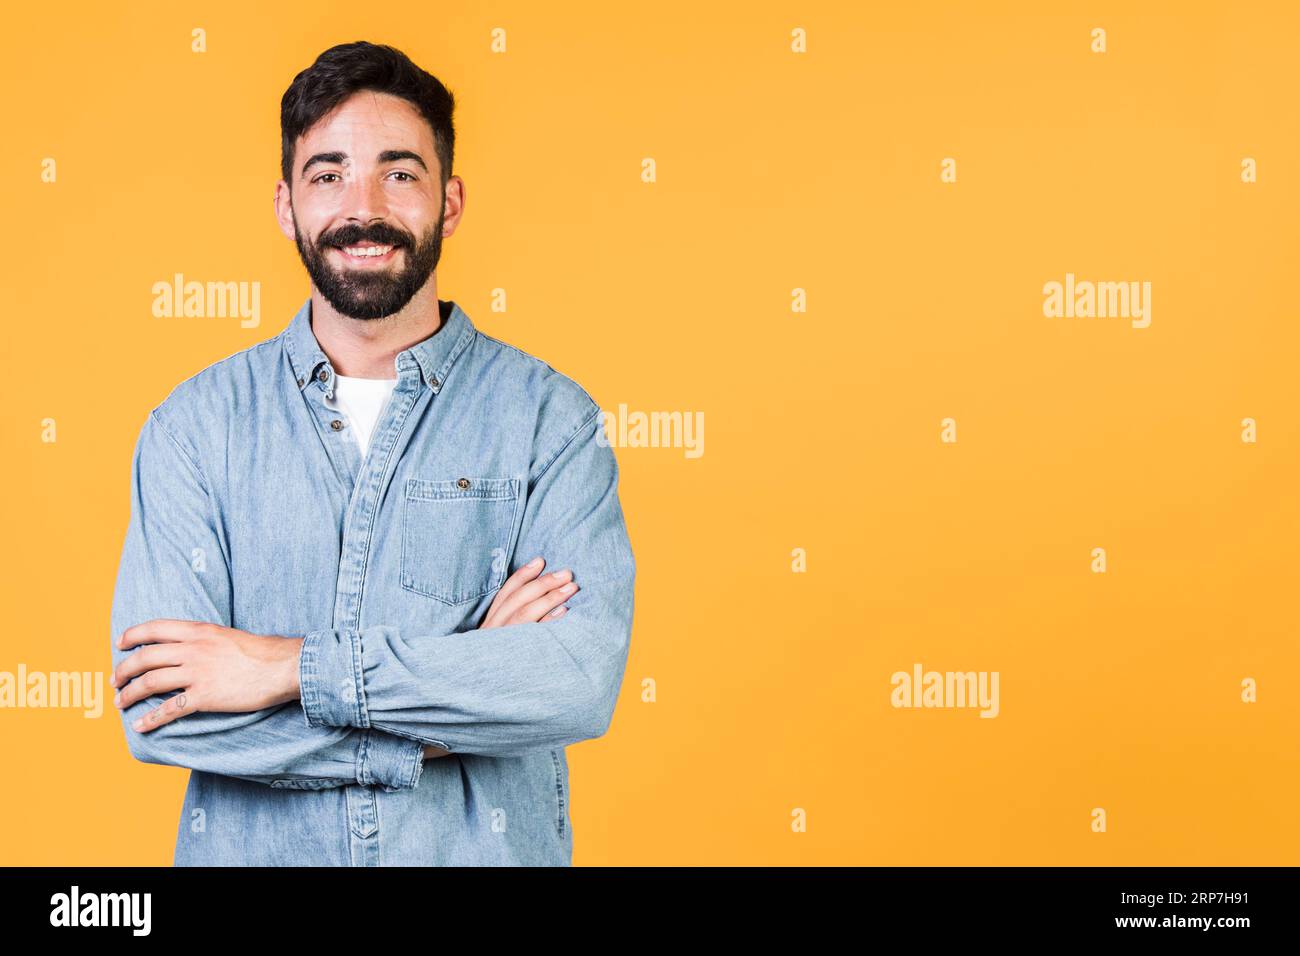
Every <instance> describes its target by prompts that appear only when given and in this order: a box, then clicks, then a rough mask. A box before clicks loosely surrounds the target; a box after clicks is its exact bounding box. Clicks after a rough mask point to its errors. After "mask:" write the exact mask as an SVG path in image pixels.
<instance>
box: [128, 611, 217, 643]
mask: <svg viewBox="0 0 1300 956" xmlns="http://www.w3.org/2000/svg"><path fill="white" fill-rule="evenodd" d="M205 626H207V625H205V624H204V622H202V621H178V620H176V619H174V618H170V617H160V618H156V619H154V620H152V621H145V622H144V623H143V624H135V625H132V626H131V627H128V628H127V629H126V630H125V631H123V632H122V635H121V636H120V637H119V638H118V639H117V646H118V647H121V648H123V649H125V648H128V647H135V646H136V645H137V644H154V643H157V642H160V641H184V640H187V639H188V638H191V637H195V636H196V635H198V634H200V633H202V628H204V627H205Z"/></svg>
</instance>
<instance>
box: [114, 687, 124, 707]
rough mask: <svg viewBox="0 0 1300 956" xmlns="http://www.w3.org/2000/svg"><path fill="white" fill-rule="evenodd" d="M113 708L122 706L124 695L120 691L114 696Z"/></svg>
mask: <svg viewBox="0 0 1300 956" xmlns="http://www.w3.org/2000/svg"><path fill="white" fill-rule="evenodd" d="M113 706H114V707H121V706H122V694H121V692H120V691H119V692H118V693H116V694H114V695H113Z"/></svg>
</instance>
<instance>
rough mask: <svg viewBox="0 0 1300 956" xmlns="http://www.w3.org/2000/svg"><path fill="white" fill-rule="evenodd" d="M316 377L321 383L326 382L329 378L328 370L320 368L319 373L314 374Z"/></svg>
mask: <svg viewBox="0 0 1300 956" xmlns="http://www.w3.org/2000/svg"><path fill="white" fill-rule="evenodd" d="M316 377H317V378H318V379H320V380H321V381H322V382H328V381H329V378H330V370H329V369H327V368H322V369H321V370H320V371H319V372H317V373H316Z"/></svg>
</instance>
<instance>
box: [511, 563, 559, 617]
mask: <svg viewBox="0 0 1300 956" xmlns="http://www.w3.org/2000/svg"><path fill="white" fill-rule="evenodd" d="M572 579H573V572H572V571H570V570H568V569H567V568H566V569H565V570H563V571H554V572H552V573H550V574H543V575H542V576H541V577H539V578H537V580H535V581H530V582H528V583H527V584H525V585H523V586H522V587H520V588H519V589H518V590H516V591H515V593H514V594H512V595H510V597H509V598H508V599H507V600H506V601H505V602H503V603H502V605H501V612H500V616H501V618H502V619H503V620H505V621H507V622H508V623H511V624H517V623H519V622H520V621H521V620H527V621H536V620H539V619H540V618H541V615H542V614H543V613H545V612H546V611H549V610H551V608H553V607H555V605H556V604H562V603H564V602H565V601H567V600H568V599H569V598H570V597H572V596H573V592H574V591H576V590H577V586H576V585H573V580H572ZM570 585H572V586H570ZM565 588H568V590H567V591H565V590H564V589H565ZM557 592H563V593H562V594H558V599H557V600H554V601H552V602H551V603H550V604H547V605H546V606H545V607H541V606H540V605H538V604H537V602H538V601H542V600H545V599H547V598H556V597H557ZM526 608H532V610H531V611H526V610H525V609H526Z"/></svg>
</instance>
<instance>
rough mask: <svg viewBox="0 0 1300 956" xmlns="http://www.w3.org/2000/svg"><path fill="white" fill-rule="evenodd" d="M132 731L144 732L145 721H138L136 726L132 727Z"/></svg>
mask: <svg viewBox="0 0 1300 956" xmlns="http://www.w3.org/2000/svg"><path fill="white" fill-rule="evenodd" d="M131 729H132V730H144V721H143V720H137V721H136V722H135V723H134V724H132V725H131Z"/></svg>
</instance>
